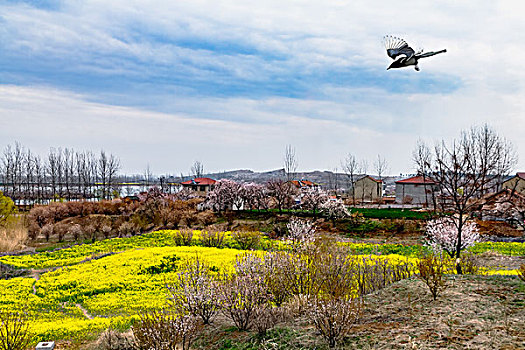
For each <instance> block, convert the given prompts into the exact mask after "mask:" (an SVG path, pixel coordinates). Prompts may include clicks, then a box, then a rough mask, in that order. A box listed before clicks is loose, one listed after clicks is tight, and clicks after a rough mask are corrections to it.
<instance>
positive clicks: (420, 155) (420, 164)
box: [412, 139, 436, 210]
mask: <svg viewBox="0 0 525 350" xmlns="http://www.w3.org/2000/svg"><path fill="white" fill-rule="evenodd" d="M412 161H413V162H414V164H415V166H416V172H417V174H418V175H420V176H423V189H424V191H425V203H426V204H427V206H428V203H429V200H428V192H429V191H428V190H427V179H428V178H429V175H430V172H431V170H432V169H431V166H432V152H431V151H430V148H429V147H428V146H427V144H426V143H425V142H424V141H423V140H421V139H418V140H417V143H416V148H415V149H414V151H413V152H412ZM431 192H432V193H431V194H432V203H433V204H434V210H435V209H436V201H435V196H434V191H431Z"/></svg>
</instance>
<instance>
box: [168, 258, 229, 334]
mask: <svg viewBox="0 0 525 350" xmlns="http://www.w3.org/2000/svg"><path fill="white" fill-rule="evenodd" d="M167 288H168V291H169V293H170V297H169V298H168V300H169V302H170V303H171V304H172V306H174V307H175V309H176V310H181V311H183V312H184V313H188V314H191V315H193V316H196V317H200V318H201V319H202V322H203V323H204V324H210V323H211V322H212V321H213V318H214V317H215V315H216V314H217V312H218V311H219V307H220V305H219V302H218V300H217V297H216V294H217V287H216V282H215V281H214V279H213V277H212V274H211V270H210V267H209V266H208V265H207V264H205V263H203V262H202V261H200V259H199V258H198V257H197V258H196V259H195V261H194V262H193V263H191V264H189V265H188V266H187V267H186V268H185V269H183V270H182V271H180V272H179V273H177V278H176V283H175V284H174V285H171V286H170V285H168V286H167Z"/></svg>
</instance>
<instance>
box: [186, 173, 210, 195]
mask: <svg viewBox="0 0 525 350" xmlns="http://www.w3.org/2000/svg"><path fill="white" fill-rule="evenodd" d="M216 182H217V181H215V180H214V179H210V178H209V177H197V178H195V179H191V180H188V181H184V182H181V183H180V184H181V185H182V188H187V189H190V190H191V191H194V192H195V194H197V195H201V196H205V195H206V194H207V193H208V192H209V191H211V190H213V188H214V187H215V183H216Z"/></svg>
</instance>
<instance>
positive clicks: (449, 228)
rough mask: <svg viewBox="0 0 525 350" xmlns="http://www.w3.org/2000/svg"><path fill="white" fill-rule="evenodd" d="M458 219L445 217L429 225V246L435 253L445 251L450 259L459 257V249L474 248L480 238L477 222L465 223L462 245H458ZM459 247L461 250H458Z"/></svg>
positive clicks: (427, 231) (432, 221)
mask: <svg viewBox="0 0 525 350" xmlns="http://www.w3.org/2000/svg"><path fill="white" fill-rule="evenodd" d="M458 224H459V222H458V219H456V218H455V217H451V216H444V217H441V218H438V219H435V220H431V221H429V222H428V223H427V227H426V234H427V244H428V245H429V246H431V247H432V249H433V250H434V251H438V252H440V251H445V252H447V254H448V255H450V257H454V256H456V257H457V256H459V254H458V252H457V249H460V250H464V249H466V248H468V247H470V246H472V245H473V244H474V243H475V242H477V241H478V240H479V238H480V235H479V231H478V227H477V225H476V223H475V222H472V221H467V222H465V223H463V227H462V231H461V237H462V239H461V243H460V244H459V245H458V237H459V233H458ZM458 247H459V248H458Z"/></svg>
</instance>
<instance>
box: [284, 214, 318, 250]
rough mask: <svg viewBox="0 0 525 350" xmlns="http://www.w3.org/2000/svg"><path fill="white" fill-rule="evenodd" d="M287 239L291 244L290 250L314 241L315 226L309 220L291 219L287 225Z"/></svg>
mask: <svg viewBox="0 0 525 350" xmlns="http://www.w3.org/2000/svg"><path fill="white" fill-rule="evenodd" d="M286 228H287V229H288V235H287V238H288V239H289V240H290V241H291V242H292V249H294V250H295V249H296V248H298V245H301V244H307V243H310V242H313V240H314V239H315V231H316V228H315V224H314V222H313V221H311V220H304V219H299V218H296V217H292V218H291V219H290V221H289V222H288V224H286Z"/></svg>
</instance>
